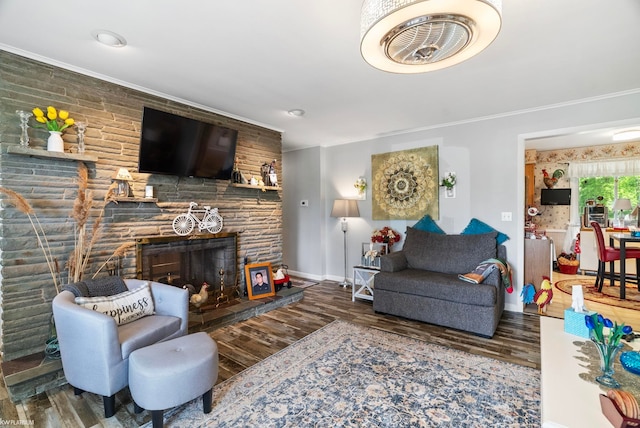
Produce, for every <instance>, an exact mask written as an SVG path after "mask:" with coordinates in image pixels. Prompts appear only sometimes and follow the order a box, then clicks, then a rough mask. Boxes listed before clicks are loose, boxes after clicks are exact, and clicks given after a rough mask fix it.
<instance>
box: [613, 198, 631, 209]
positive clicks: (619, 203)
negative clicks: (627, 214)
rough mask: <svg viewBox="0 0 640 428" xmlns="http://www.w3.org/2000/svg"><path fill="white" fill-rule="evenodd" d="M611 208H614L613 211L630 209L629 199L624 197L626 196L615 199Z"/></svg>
mask: <svg viewBox="0 0 640 428" xmlns="http://www.w3.org/2000/svg"><path fill="white" fill-rule="evenodd" d="M613 209H614V211H618V210H620V211H626V210H630V209H631V201H630V200H629V199H626V198H620V199H616V201H615V202H614V203H613Z"/></svg>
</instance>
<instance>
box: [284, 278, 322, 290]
mask: <svg viewBox="0 0 640 428" xmlns="http://www.w3.org/2000/svg"><path fill="white" fill-rule="evenodd" d="M317 284H318V283H317V282H315V281H310V280H308V279H302V278H293V277H292V278H291V285H293V286H294V287H298V288H309V287H311V286H313V285H317Z"/></svg>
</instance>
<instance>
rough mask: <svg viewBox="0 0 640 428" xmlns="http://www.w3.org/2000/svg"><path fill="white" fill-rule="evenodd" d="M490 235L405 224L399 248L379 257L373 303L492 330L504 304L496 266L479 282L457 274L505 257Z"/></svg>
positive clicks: (402, 313) (411, 316)
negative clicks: (441, 231) (442, 231)
mask: <svg viewBox="0 0 640 428" xmlns="http://www.w3.org/2000/svg"><path fill="white" fill-rule="evenodd" d="M496 235H497V232H491V233H484V234H479V235H444V234H438V233H430V232H424V231H422V230H418V229H414V228H411V227H409V228H407V236H406V240H405V244H404V246H403V248H402V250H401V251H397V252H394V253H390V254H387V255H385V256H383V257H381V259H380V268H381V269H380V270H381V271H380V273H378V274H377V275H376V277H375V295H374V299H373V309H374V310H375V311H376V312H380V313H385V314H390V315H397V316H401V317H404V318H409V319H414V320H418V321H424V322H428V323H431V324H437V325H441V326H445V327H451V328H455V329H459V330H465V331H468V332H471V333H475V334H478V335H481V336H486V337H491V336H493V334H494V333H495V331H496V328H497V326H498V322H499V321H500V317H501V316H502V312H503V310H504V294H505V288H504V285H503V283H502V276H501V274H500V271H499V270H498V269H495V270H494V271H493V272H491V274H490V275H489V276H488V277H487V278H486V279H485V280H484V281H483V282H482V283H481V284H472V283H469V282H466V281H463V280H461V279H459V278H458V274H466V273H469V272H471V271H473V270H474V269H475V268H476V267H477V266H478V265H479V264H480V263H481V262H483V261H485V260H487V259H491V258H499V259H500V260H505V261H506V248H505V247H504V246H503V245H498V244H497V242H496Z"/></svg>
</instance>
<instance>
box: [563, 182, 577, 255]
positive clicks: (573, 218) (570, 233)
mask: <svg viewBox="0 0 640 428" xmlns="http://www.w3.org/2000/svg"><path fill="white" fill-rule="evenodd" d="M569 185H570V186H571V194H572V195H577V194H578V191H579V190H580V189H579V187H580V179H579V178H578V177H570V178H569ZM580 217H581V216H580V207H579V206H578V198H577V197H573V198H571V205H570V206H569V224H568V225H567V233H565V235H564V242H563V243H562V251H564V252H565V253H573V245H574V240H575V239H576V236H577V235H578V233H579V232H580V224H581V218H580Z"/></svg>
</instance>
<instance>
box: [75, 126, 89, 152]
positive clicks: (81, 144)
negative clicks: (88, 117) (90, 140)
mask: <svg viewBox="0 0 640 428" xmlns="http://www.w3.org/2000/svg"><path fill="white" fill-rule="evenodd" d="M76 130H77V132H78V153H80V154H83V153H84V151H85V145H84V132H85V131H86V130H87V124H86V123H84V122H76Z"/></svg>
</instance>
